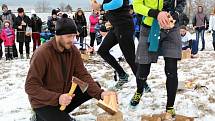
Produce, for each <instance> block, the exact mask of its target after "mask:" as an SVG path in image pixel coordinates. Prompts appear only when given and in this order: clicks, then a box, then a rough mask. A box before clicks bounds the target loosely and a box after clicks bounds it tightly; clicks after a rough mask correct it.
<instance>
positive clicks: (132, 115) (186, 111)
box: [0, 35, 215, 121]
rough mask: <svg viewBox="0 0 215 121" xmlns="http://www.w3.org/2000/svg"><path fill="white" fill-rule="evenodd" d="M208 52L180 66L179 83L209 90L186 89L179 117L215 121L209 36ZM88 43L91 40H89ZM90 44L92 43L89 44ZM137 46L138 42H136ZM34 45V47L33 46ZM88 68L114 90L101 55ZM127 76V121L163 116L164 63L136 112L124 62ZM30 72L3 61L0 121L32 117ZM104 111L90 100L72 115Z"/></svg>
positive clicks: (21, 63) (85, 117) (123, 95)
mask: <svg viewBox="0 0 215 121" xmlns="http://www.w3.org/2000/svg"><path fill="white" fill-rule="evenodd" d="M206 38H207V39H206V40H207V41H206V50H205V51H203V52H199V57H198V58H196V59H188V60H183V61H180V62H179V70H178V74H179V76H178V77H179V81H180V82H184V81H187V80H192V81H194V83H195V85H200V86H206V87H207V88H204V87H202V88H201V87H200V86H199V87H200V88H198V89H197V90H194V89H187V90H186V91H181V92H178V94H177V98H176V103H175V108H176V112H177V113H178V114H182V115H187V116H192V117H196V119H195V121H214V120H215V86H214V85H215V71H214V70H215V51H213V49H212V44H211V43H212V38H211V35H206ZM88 40H89V38H88ZM88 42H89V41H88ZM136 43H137V42H136ZM31 44H32V43H31ZM112 53H113V54H115V55H116V57H119V56H121V54H120V52H119V47H118V46H116V47H115V49H113V50H112ZM91 59H92V60H91V61H90V62H89V63H85V65H86V68H87V69H88V70H89V72H90V73H91V74H92V76H93V78H94V79H95V81H98V82H100V83H101V85H102V87H103V88H105V89H108V88H111V87H113V85H114V84H115V81H113V69H112V68H110V66H109V65H107V64H106V63H105V62H104V61H103V60H102V59H101V58H100V57H99V56H98V55H94V56H93V57H91ZM121 64H122V65H123V67H124V68H125V70H126V72H127V73H129V74H130V81H129V83H127V84H126V85H124V86H123V89H122V90H120V91H118V96H119V107H120V110H121V111H122V112H123V114H124V120H125V121H134V120H136V121H139V120H140V117H141V115H143V114H155V113H161V112H163V111H164V109H165V104H166V89H165V74H164V71H163V70H164V61H163V59H162V58H160V59H159V61H158V63H157V64H153V65H152V69H151V74H150V76H149V79H148V83H149V85H150V87H151V88H152V92H151V93H147V94H144V95H143V97H142V100H141V102H140V104H139V106H138V107H137V108H136V109H132V108H130V107H129V101H130V99H131V97H132V96H133V94H134V92H135V86H136V81H135V77H134V76H133V75H132V72H131V70H130V69H129V67H128V65H127V64H126V63H125V62H121ZM28 68H29V60H27V59H24V60H20V59H17V60H12V61H5V60H4V59H2V60H0V107H1V110H0V121H29V118H30V117H31V115H32V111H31V107H30V104H29V102H28V98H27V95H26V93H25V91H24V84H25V79H26V75H27V72H28ZM102 112H103V110H101V109H100V108H98V107H97V106H96V100H90V101H88V102H86V103H85V104H83V105H82V106H80V107H79V108H78V109H76V110H75V111H74V112H72V113H71V115H72V116H74V117H75V118H76V119H77V120H79V121H95V120H96V116H97V115H98V114H100V113H102Z"/></svg>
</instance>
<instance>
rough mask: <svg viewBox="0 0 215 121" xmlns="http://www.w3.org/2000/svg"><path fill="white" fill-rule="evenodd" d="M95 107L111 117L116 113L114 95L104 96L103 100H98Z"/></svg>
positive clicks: (116, 105) (116, 106) (116, 107)
mask: <svg viewBox="0 0 215 121" xmlns="http://www.w3.org/2000/svg"><path fill="white" fill-rule="evenodd" d="M97 105H98V106H99V107H100V108H102V109H103V110H105V111H106V112H107V113H109V114H111V115H114V114H115V113H117V112H118V104H117V99H116V95H115V94H113V95H110V96H105V97H104V100H99V101H98V103H97Z"/></svg>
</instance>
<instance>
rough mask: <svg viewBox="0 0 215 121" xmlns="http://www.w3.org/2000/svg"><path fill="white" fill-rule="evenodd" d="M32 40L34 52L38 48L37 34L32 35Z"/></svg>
mask: <svg viewBox="0 0 215 121" xmlns="http://www.w3.org/2000/svg"><path fill="white" fill-rule="evenodd" d="M32 39H33V51H35V50H36V46H37V40H36V34H35V33H33V34H32Z"/></svg>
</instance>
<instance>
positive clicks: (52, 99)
mask: <svg viewBox="0 0 215 121" xmlns="http://www.w3.org/2000/svg"><path fill="white" fill-rule="evenodd" d="M76 33H77V28H76V25H75V24H74V22H73V20H72V19H69V18H67V17H65V16H64V17H63V18H62V19H59V20H58V21H57V24H56V36H55V38H54V39H53V40H52V41H49V42H47V43H45V44H43V45H42V46H41V47H39V48H38V49H37V50H36V51H35V52H34V54H33V56H32V59H31V62H30V69H29V72H28V76H27V79H26V83H25V91H26V93H27V94H28V96H29V101H30V104H31V106H32V108H33V110H34V112H35V113H36V121H74V120H75V119H72V118H71V117H70V116H69V114H68V113H70V112H71V111H73V110H74V109H75V108H77V107H78V106H80V105H81V104H82V103H84V102H86V101H87V100H89V99H91V98H96V99H98V100H99V99H103V97H104V96H107V95H111V94H113V92H109V91H106V92H105V91H104V90H102V89H101V88H100V86H99V85H98V83H96V82H95V81H94V80H93V79H92V77H91V75H90V74H89V73H88V72H87V70H86V68H85V67H84V65H83V61H82V59H81V56H80V52H79V50H78V49H77V48H76V47H75V46H74V45H73V44H72V42H73V40H74V38H75V36H76ZM73 76H75V77H77V78H79V79H80V80H82V81H84V82H86V83H88V84H89V87H88V89H87V91H86V92H85V93H82V92H81V90H80V88H79V87H77V89H76V91H75V93H74V95H72V96H68V95H67V93H68V92H69V90H70V87H71V81H70V80H72V77H73ZM60 105H63V106H67V108H66V110H64V111H60V110H59V107H60Z"/></svg>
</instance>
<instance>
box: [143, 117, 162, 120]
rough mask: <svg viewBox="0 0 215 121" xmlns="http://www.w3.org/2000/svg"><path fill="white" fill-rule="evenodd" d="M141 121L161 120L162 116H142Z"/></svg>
mask: <svg viewBox="0 0 215 121" xmlns="http://www.w3.org/2000/svg"><path fill="white" fill-rule="evenodd" d="M141 121H161V118H160V117H155V116H154V117H152V116H142V118H141Z"/></svg>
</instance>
